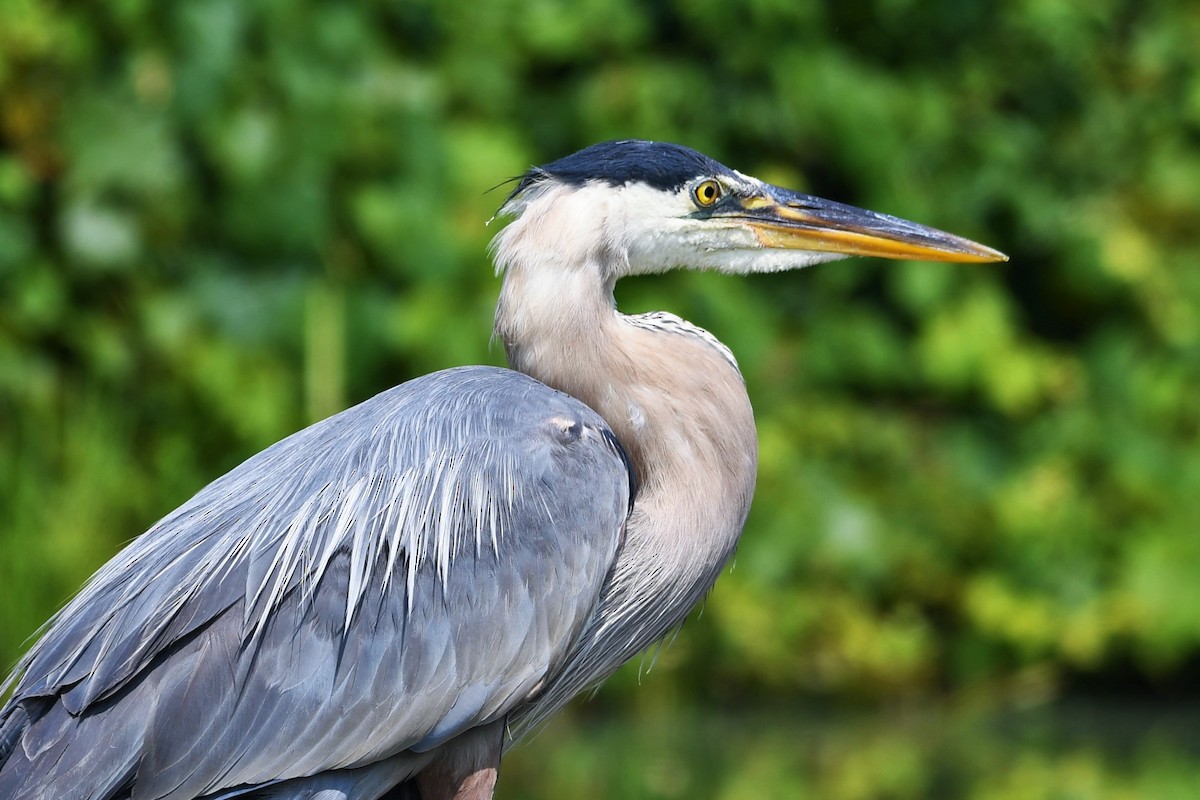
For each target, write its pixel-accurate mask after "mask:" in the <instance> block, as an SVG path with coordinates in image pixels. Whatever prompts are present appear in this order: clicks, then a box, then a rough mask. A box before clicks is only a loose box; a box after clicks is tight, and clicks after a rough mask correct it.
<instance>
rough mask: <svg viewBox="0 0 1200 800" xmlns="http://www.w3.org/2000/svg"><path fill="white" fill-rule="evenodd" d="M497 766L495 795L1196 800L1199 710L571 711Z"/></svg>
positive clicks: (513, 799) (505, 799) (1096, 706)
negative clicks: (586, 716) (583, 715)
mask: <svg viewBox="0 0 1200 800" xmlns="http://www.w3.org/2000/svg"><path fill="white" fill-rule="evenodd" d="M501 774H502V778H501V781H500V791H499V792H498V796H499V797H500V798H501V800H517V798H547V799H548V798H579V800H588V799H589V798H720V799H721V800H760V799H761V798H828V799H829V800H860V799H862V800H865V799H866V798H978V799H979V800H1001V798H1033V799H1035V800H1037V799H1041V798H1044V799H1045V800H1051V799H1053V800H1076V799H1078V800H1090V799H1091V798H1112V800H1135V799H1136V800H1141V798H1149V799H1155V798H1166V799H1169V800H1174V799H1175V798H1180V800H1184V799H1185V798H1186V799H1187V800H1200V705H1192V706H1189V707H1170V706H1166V705H1158V706H1153V707H1151V706H1146V705H1136V704H1122V703H1111V702H1109V703H1072V704H1064V705H1059V706H1054V707H1043V708H1038V709H1035V710H1027V711H1009V712H1004V713H995V712H991V713H984V712H972V711H969V710H966V711H964V710H956V711H950V710H947V709H944V708H929V707H915V708H906V709H903V710H898V711H887V712H871V713H868V712H858V713H849V714H846V713H839V714H829V713H821V712H816V711H812V710H784V709H777V710H760V711H756V712H754V713H747V714H737V715H724V716H712V715H709V716H701V715H695V716H687V715H682V716H676V715H658V716H655V715H644V716H640V717H638V718H636V719H620V720H603V719H601V720H596V719H593V720H582V719H579V718H578V717H576V718H568V719H565V720H561V721H558V722H555V723H552V724H551V725H550V726H548V727H547V728H546V729H545V730H544V731H543V732H542V733H541V734H539V735H538V736H537V737H536V738H535V739H533V740H532V741H530V742H528V743H524V744H522V745H521V746H520V747H518V748H517V749H516V750H514V751H513V752H512V753H510V754H509V755H508V757H507V759H506V761H505V763H504V766H503V769H502V770H501Z"/></svg>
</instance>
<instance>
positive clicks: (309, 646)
mask: <svg viewBox="0 0 1200 800" xmlns="http://www.w3.org/2000/svg"><path fill="white" fill-rule="evenodd" d="M629 487H630V483H629V473H628V468H627V465H626V462H625V459H624V455H623V453H622V452H621V451H620V450H619V445H617V444H616V440H615V439H614V438H613V437H612V434H611V432H610V431H609V429H608V426H607V425H606V424H605V423H604V421H603V420H602V419H601V418H600V417H599V416H598V415H597V414H596V413H595V412H593V411H592V410H591V409H589V408H587V407H586V406H584V405H583V404H582V403H580V402H578V401H576V400H574V399H572V398H570V397H568V396H566V395H564V394H562V393H559V392H555V391H553V390H551V389H548V388H547V387H545V386H543V385H542V384H539V383H537V382H536V381H534V380H532V379H530V378H527V377H525V376H523V375H520V374H518V373H514V372H511V371H508V370H500V369H493V368H484V367H475V368H462V369H458V370H451V371H447V372H441V373H437V374H434V375H430V376H426V377H424V378H420V379H417V380H414V381H412V382H410V383H407V384H404V385H402V386H399V387H397V388H395V389H392V390H390V391H388V392H385V393H383V394H381V395H379V396H377V397H375V398H373V399H372V400H369V401H367V402H365V403H363V404H361V405H359V406H357V407H355V408H352V409H350V410H348V411H346V412H343V413H342V414H339V415H337V416H335V417H332V418H330V419H328V420H325V421H324V422H321V423H318V424H317V425H314V426H312V427H310V428H308V429H306V430H303V431H301V432H299V433H297V434H295V435H293V436H291V437H289V438H288V439H285V440H283V441H281V442H279V443H278V444H276V445H274V446H273V447H271V448H269V449H267V450H265V451H263V452H262V453H260V454H259V455H257V456H255V457H254V458H251V459H250V460H249V461H247V462H245V463H244V464H242V465H241V466H240V467H238V468H237V469H235V470H233V471H232V472H230V473H229V474H227V475H226V476H224V477H223V478H221V479H219V480H217V481H215V482H214V483H213V484H211V485H209V486H208V487H206V488H205V489H203V490H202V491H201V492H200V493H198V494H197V495H196V496H195V497H194V498H192V500H190V501H189V502H187V503H185V504H184V505H183V506H182V507H180V508H179V509H178V510H177V511H175V512H174V513H172V514H171V515H170V516H168V517H166V518H165V519H163V520H162V521H161V522H159V523H158V524H157V525H155V526H154V527H153V528H152V529H151V530H150V531H149V532H148V533H147V534H146V535H144V536H142V537H140V538H139V539H137V540H136V541H135V542H134V543H133V544H132V545H130V546H129V547H128V548H127V549H126V550H124V551H123V552H122V553H121V554H120V555H119V556H118V557H117V558H116V559H114V560H113V561H112V562H110V563H109V564H108V565H107V566H106V567H105V568H104V569H103V570H101V572H100V573H98V574H97V575H96V576H95V578H94V579H93V580H92V581H91V582H90V583H89V584H88V586H87V587H86V588H85V589H84V590H83V591H82V592H81V593H80V595H79V596H78V597H77V598H76V599H75V600H74V601H73V602H72V603H71V604H70V605H68V606H67V607H66V608H65V609H64V610H63V611H62V612H61V613H60V614H59V615H58V616H57V617H56V618H55V619H54V620H53V621H52V622H51V623H50V624H49V626H48V628H47V630H46V633H45V635H44V636H43V638H42V639H41V641H39V642H38V644H37V645H36V646H35V647H34V648H33V649H32V650H31V651H30V652H29V654H28V655H27V656H26V657H25V658H24V659H23V660H22V662H21V664H20V665H19V667H18V669H17V673H18V674H21V675H22V676H23V677H21V679H20V680H19V682H18V683H17V685H16V688H15V691H14V695H13V698H12V700H10V702H9V703H8V705H7V706H6V707H5V709H4V717H5V723H4V727H3V736H4V737H5V744H6V745H7V746H8V747H9V748H10V749H12V754H11V756H10V764H9V765H7V767H6V769H4V770H3V771H0V797H5V798H13V800H16V798H26V797H28V798H35V797H64V798H66V797H73V798H74V797H78V798H106V797H112V796H119V795H120V793H121V791H122V790H123V787H124V786H126V785H128V784H129V783H130V782H131V781H134V782H136V786H137V790H138V791H137V795H136V796H137V797H138V798H175V797H181V798H182V797H188V798H190V797H196V796H204V795H208V794H210V793H213V792H214V791H216V790H218V789H222V788H228V787H237V786H242V785H252V784H258V783H266V782H271V781H277V780H280V779H286V778H298V777H303V776H306V775H311V774H313V773H318V772H324V771H336V770H348V769H353V768H355V767H361V766H364V765H371V764H373V763H375V762H378V761H380V760H384V759H387V758H389V757H392V756H395V755H396V754H399V753H403V752H404V751H412V754H411V755H410V756H409V757H408V762H410V764H409V766H411V764H417V763H419V761H420V754H421V753H425V752H428V751H430V750H432V749H434V748H436V747H437V746H438V745H440V744H441V743H443V742H444V741H446V740H448V739H450V738H452V737H454V736H455V735H456V734H458V733H461V732H463V731H465V730H467V729H470V728H472V727H475V726H478V725H481V724H486V723H488V722H491V721H494V720H496V719H500V718H502V717H503V716H504V715H505V714H507V713H508V712H509V711H511V710H512V709H513V708H515V707H519V706H521V705H522V704H523V703H525V702H526V700H527V699H528V698H529V696H530V695H531V694H532V693H533V692H534V691H535V690H536V689H537V688H538V686H539V684H541V683H542V682H544V681H545V680H547V679H548V678H549V677H551V676H553V674H554V673H555V672H556V670H558V669H559V667H560V665H561V662H562V660H563V658H564V656H565V654H566V644H567V643H569V642H571V641H572V640H573V639H574V638H575V635H576V633H577V631H578V630H579V629H580V628H581V627H582V626H583V625H584V624H585V623H586V621H587V619H588V617H589V614H590V613H591V611H592V609H593V607H594V605H595V602H596V597H597V595H598V592H599V588H600V585H601V582H602V581H603V579H604V577H605V574H606V573H607V571H608V569H609V567H610V565H611V563H612V560H613V557H614V554H615V551H616V548H617V543H618V541H619V537H620V533H621V529H622V526H623V524H624V520H625V516H626V513H627V511H628V506H629V502H630V496H629ZM547 563H552V564H553V569H546V565H547ZM131 715H132V716H134V717H135V718H134V719H131V718H130V717H131ZM14 728H16V729H15V730H14ZM21 729H24V730H21ZM214 731H221V732H222V733H221V735H220V736H219V737H216V738H210V737H212V736H213V732H214ZM16 736H19V737H20V738H19V740H18V741H14V738H15V737H16ZM13 761H16V762H22V761H28V762H30V766H29V767H28V768H22V767H21V766H20V765H19V764H13V763H11V762H13ZM404 761H405V760H404V759H400V763H397V764H393V765H391V766H392V767H393V769H392V772H393V773H394V774H393V775H392V776H390V777H392V778H393V779H398V778H399V777H404V776H403V773H404V771H405V769H406V764H405V763H404ZM335 779H337V780H343V781H344V780H349V778H348V777H347V775H340V776H334V777H333V778H330V780H335ZM393 782H395V780H393Z"/></svg>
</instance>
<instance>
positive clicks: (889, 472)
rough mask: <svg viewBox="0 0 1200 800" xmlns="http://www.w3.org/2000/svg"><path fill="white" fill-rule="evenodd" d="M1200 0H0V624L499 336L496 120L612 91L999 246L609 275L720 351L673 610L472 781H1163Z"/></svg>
mask: <svg viewBox="0 0 1200 800" xmlns="http://www.w3.org/2000/svg"><path fill="white" fill-rule="evenodd" d="M1198 42H1200V5H1198V4H1196V3H1194V2H1188V1H1187V0H1178V1H1177V2H1171V1H1170V0H1139V1H1138V2H1133V1H1132V0H1130V1H1126V0H1095V2H1090V3H1080V2H1072V1H1071V0H1023V1H1021V0H1014V1H1013V2H998V1H994V2H985V1H983V0H980V1H979V2H961V0H930V1H927V2H916V0H875V1H874V2H865V1H863V0H854V1H848V2H828V3H821V2H813V1H812V0H754V1H753V2H737V3H735V2H729V1H728V0H686V1H685V0H673V1H672V0H658V1H657V2H645V3H638V2H633V1H632V0H583V2H566V1H565V0H531V1H530V2H516V1H515V0H513V1H512V2H478V3H442V2H433V0H386V1H385V0H362V2H332V1H330V2H315V1H311V0H310V1H305V0H292V1H285V0H173V2H167V3H164V2H152V1H151V0H109V1H108V2H103V3H52V2H46V0H0V662H2V663H3V664H4V665H8V664H10V663H12V662H13V661H14V660H15V659H16V657H17V656H18V654H19V652H20V650H21V647H22V642H23V641H25V640H26V638H27V637H29V636H30V635H31V634H32V633H33V632H34V631H35V630H36V628H37V626H38V625H39V624H40V623H41V622H42V621H44V620H45V619H46V618H47V617H48V616H49V615H50V614H51V613H52V612H53V611H54V610H55V609H56V608H57V607H58V606H59V605H61V604H62V603H63V602H64V600H65V599H66V598H67V597H69V596H70V595H71V593H72V592H73V591H74V590H75V589H76V588H77V587H78V586H79V585H80V584H81V582H82V581H83V580H84V579H85V578H86V577H87V576H88V575H89V574H90V573H91V572H92V571H93V570H95V569H96V568H97V567H98V566H99V565H100V564H102V563H103V562H104V561H105V560H106V559H107V558H109V557H110V556H111V555H112V554H113V553H114V552H115V551H116V550H117V549H118V548H119V547H120V546H121V544H122V543H123V542H125V541H127V540H128V539H129V538H131V537H132V536H134V535H136V534H137V533H138V532H140V531H142V530H144V529H145V528H146V527H148V525H149V524H150V523H151V522H153V521H154V520H155V519H157V518H158V517H159V516H161V515H163V514H165V513H166V512H167V511H169V510H170V509H171V508H173V507H174V506H175V505H177V504H178V503H180V502H181V501H183V500H184V499H185V498H187V497H189V496H190V495H191V494H192V493H194V492H195V491H196V490H197V489H198V488H199V487H200V486H202V485H203V484H205V483H206V482H208V481H209V480H211V479H213V478H214V477H216V476H217V475H219V474H221V473H222V472H224V471H225V470H227V469H229V468H231V467H232V466H234V465H235V464H237V463H239V462H240V461H241V460H243V459H244V458H246V457H247V456H249V455H251V454H252V453H254V452H255V451H257V450H259V449H260V448H262V447H264V446H266V445H268V444H270V443H271V442H273V441H275V440H277V439H279V438H281V437H283V436H285V435H286V434H288V433H290V432H292V431H294V430H296V429H298V428H299V427H302V426H304V425H306V424H308V423H310V422H313V421H315V420H317V419H320V418H322V417H325V416H327V415H329V414H331V413H333V412H335V411H337V410H339V409H341V408H344V407H345V406H347V405H349V404H352V403H354V402H357V401H359V400H362V399H365V398H366V397H369V396H370V395H372V394H374V393H375V392H377V391H379V390H381V389H383V388H385V387H387V386H390V385H393V384H395V383H399V382H401V381H404V380H405V379H407V378H410V377H413V376H416V375H419V374H422V373H425V372H428V371H432V370H435V369H439V368H443V367H447V366H453V365H459V364H468V363H502V358H503V354H502V352H500V348H498V347H494V348H492V347H489V335H490V322H491V309H492V303H493V302H494V298H495V296H496V292H497V289H498V282H497V279H496V278H495V277H494V276H493V274H492V268H491V265H490V263H489V260H488V258H487V256H486V252H485V247H486V244H487V242H488V240H489V238H490V237H491V236H492V235H493V234H494V232H495V230H496V229H497V227H498V226H499V224H501V222H500V221H497V222H493V223H492V225H491V227H490V228H489V227H487V226H485V222H486V221H487V220H488V219H489V217H491V216H492V214H493V212H494V210H495V209H496V207H497V206H498V205H499V204H500V202H501V200H502V199H503V197H504V191H505V190H504V189H499V190H495V191H490V192H489V191H488V190H489V189H490V188H491V187H494V186H496V185H497V184H500V183H501V182H502V181H504V180H506V179H508V178H510V177H512V176H515V175H518V174H520V173H521V172H523V171H524V170H525V169H526V168H527V167H529V166H530V165H531V164H536V163H541V162H545V161H549V160H552V159H554V158H557V157H559V156H562V155H565V154H566V153H569V152H571V151H573V150H575V149H578V148H580V147H583V146H585V145H587V144H590V143H592V142H595V141H598V140H602V139H608V138H621V137H639V138H655V139H665V140H672V141H679V142H682V143H685V144H688V145H691V146H693V147H696V148H698V149H701V150H703V151H705V152H707V153H709V154H711V155H713V156H715V157H717V158H718V159H719V160H722V161H724V162H725V163H727V164H729V165H731V166H734V167H736V168H738V169H740V170H742V171H744V172H748V173H751V174H755V175H757V176H759V177H762V178H764V179H766V180H770V181H773V182H776V183H781V184H785V185H788V186H792V187H795V188H798V189H802V190H805V191H809V192H811V193H814V194H820V195H823V196H826V197H830V198H833V199H837V200H840V201H844V202H850V203H854V204H856V205H862V206H867V207H870V208H874V209H876V210H879V211H884V212H888V213H892V214H896V215H899V216H903V217H906V218H910V219H915V220H918V221H921V222H924V223H927V224H931V225H934V226H938V227H942V228H946V229H949V230H952V231H954V232H957V233H960V234H962V235H965V236H968V237H971V238H975V239H977V240H979V241H982V242H984V243H987V244H990V245H993V246H995V247H997V248H999V249H1002V250H1004V251H1006V252H1007V253H1009V254H1010V256H1011V257H1012V260H1011V262H1009V263H1008V264H1006V265H1001V266H951V265H941V264H914V263H892V262H880V261H864V260H856V261H848V262H842V263H838V264H832V265H827V266H822V267H819V268H815V269H811V270H806V271H803V272H801V273H796V274H788V275H778V276H764V277H754V278H744V279H736V278H728V277H723V276H718V275H692V274H677V275H669V276H663V277H655V278H645V279H639V280H637V281H627V282H625V283H624V284H622V285H621V286H620V287H619V288H618V300H619V302H620V303H621V305H622V307H623V308H624V309H625V310H627V311H646V310H651V309H659V308H662V309H669V310H671V311H673V312H675V313H678V314H681V315H682V316H684V317H686V318H688V319H691V320H693V321H695V322H696V323H698V324H700V325H702V326H704V327H706V328H708V329H710V330H712V331H713V332H714V333H715V334H716V335H717V336H719V337H720V338H721V339H723V340H724V341H726V342H727V343H728V344H730V346H731V347H732V348H733V350H734V352H735V353H736V355H737V356H738V358H739V360H740V362H741V364H742V368H743V371H744V373H745V376H746V381H747V383H748V385H749V389H750V393H751V396H752V398H753V399H754V401H755V405H756V408H757V413H758V417H759V426H760V439H761V468H760V470H761V477H760V485H759V490H758V495H757V498H756V501H755V506H754V510H753V513H752V515H751V518H750V522H749V524H748V526H747V531H746V535H745V538H744V539H743V544H742V546H741V548H740V549H739V553H738V557H737V562H736V566H735V568H734V569H733V570H732V571H730V573H729V574H727V575H725V576H724V577H723V578H722V580H721V582H720V584H719V585H718V587H717V589H716V590H715V592H714V593H713V594H712V596H711V597H710V599H709V601H708V603H707V604H706V606H705V608H704V609H703V612H702V613H700V614H698V615H694V616H693V619H692V620H691V621H689V622H688V624H687V625H686V626H685V627H684V629H683V631H682V633H681V634H680V635H679V636H678V637H677V638H676V639H675V640H674V641H673V642H672V643H671V644H670V646H668V647H664V648H662V649H661V650H660V651H658V652H657V653H656V654H655V655H654V656H653V657H651V658H648V659H646V660H644V661H643V662H642V663H640V664H638V663H635V664H633V665H631V666H630V667H629V668H628V669H626V670H625V671H624V672H623V673H621V674H620V675H619V676H618V677H617V678H615V679H614V680H613V681H611V682H610V683H609V685H608V686H606V688H605V689H604V690H603V691H602V692H601V693H600V694H599V695H598V696H597V697H596V698H595V699H594V700H592V701H591V702H590V703H584V704H577V705H576V706H575V707H573V708H572V709H571V710H570V711H569V712H568V713H567V714H565V715H564V716H563V717H562V718H561V719H559V720H558V721H556V722H555V723H553V724H552V726H551V728H550V729H549V730H548V731H546V732H545V733H543V734H542V735H541V736H540V737H538V738H536V739H534V740H533V741H531V742H530V743H528V744H525V745H523V746H522V747H520V748H518V749H517V750H516V751H514V753H513V754H512V755H511V756H510V757H509V759H508V760H507V762H506V765H505V771H504V776H503V779H502V781H501V797H505V798H516V797H545V798H550V797H575V798H593V797H595V798H600V797H614V796H617V797H629V798H674V797H713V798H730V799H732V798H760V797H806V798H807V797H814V798H835V799H850V798H871V797H893V798H916V797H971V798H1001V797H1004V798H1007V797H1033V798H1042V797H1044V798H1092V797H1104V798H1108V797H1112V798H1135V797H1155V798H1162V797H1196V796H1200V712H1198V710H1197V709H1198V708H1200V704H1198V703H1197V700H1198V699H1200V693H1198V692H1197V690H1196V682H1195V678H1194V676H1195V673H1196V672H1197V669H1198V668H1200V454H1198V446H1200V402H1198V399H1197V398H1200V268H1198V266H1200V70H1198V67H1197V65H1198V60H1200V55H1198V53H1200V50H1198V49H1197V47H1198V45H1197V43H1198Z"/></svg>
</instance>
